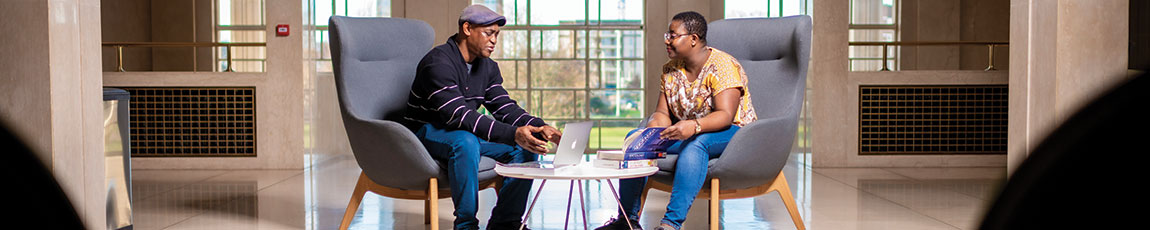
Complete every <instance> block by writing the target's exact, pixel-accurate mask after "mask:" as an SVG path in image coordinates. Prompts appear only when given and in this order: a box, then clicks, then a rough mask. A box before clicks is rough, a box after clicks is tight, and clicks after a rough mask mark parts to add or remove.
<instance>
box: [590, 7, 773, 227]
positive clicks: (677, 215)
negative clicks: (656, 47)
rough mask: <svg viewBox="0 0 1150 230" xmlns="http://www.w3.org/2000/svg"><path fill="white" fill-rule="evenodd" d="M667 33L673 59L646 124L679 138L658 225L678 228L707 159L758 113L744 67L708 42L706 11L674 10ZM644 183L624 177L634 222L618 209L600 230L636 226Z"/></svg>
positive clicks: (623, 187) (626, 199) (622, 188)
mask: <svg viewBox="0 0 1150 230" xmlns="http://www.w3.org/2000/svg"><path fill="white" fill-rule="evenodd" d="M663 38H664V44H665V45H667V56H669V57H670V58H671V60H670V61H668V62H667V64H664V65H663V75H662V78H661V79H662V94H661V95H660V96H659V105H658V107H656V109H655V113H654V114H653V115H652V117H651V121H650V122H648V124H647V127H667V129H666V130H664V131H663V133H662V136H663V137H664V138H669V139H676V140H681V141H679V142H678V143H677V144H675V145H672V146H671V148H670V149H668V151H667V152H668V153H669V154H678V155H679V156H678V159H677V160H676V165H675V181H674V183H673V184H672V189H671V198H670V202H669V203H668V204H667V212H666V214H665V215H664V216H663V219H662V221H661V223H660V224H659V227H658V228H656V229H668V230H678V229H679V228H681V227H682V226H683V221H684V220H685V219H686V217H687V210H689V209H690V208H691V203H692V202H693V201H694V200H695V196H696V195H698V193H699V189H701V188H702V187H703V182H704V181H705V180H706V177H707V161H708V160H709V159H712V158H717V157H719V155H721V154H722V153H723V152H722V151H723V149H724V148H726V147H727V143H729V142H730V140H731V137H732V136H734V135H735V132H737V131H738V130H739V127H742V126H743V125H746V124H750V123H751V122H754V121H755V119H757V118H756V116H755V109H754V107H753V106H751V97H750V92H748V91H747V87H746V85H747V76H746V73H744V72H743V67H742V66H741V65H739V62H738V61H737V60H736V59H735V58H734V57H732V56H731V55H730V54H727V53H724V52H723V51H720V50H718V49H715V48H712V47H708V46H707V20H706V19H704V18H703V15H700V14H699V13H697V12H693V11H688V12H683V13H679V14H676V15H675V17H674V18H672V20H671V24H670V25H669V26H668V28H667V33H666V34H664V35H663ZM633 132H634V131H632V133H633ZM628 135H630V134H628ZM646 182H647V178H636V179H625V180H621V181H620V188H619V192H620V193H621V194H620V200H621V202H622V205H623V209H624V210H625V212H626V213H625V214H626V217H628V218H629V219H630V221H621V220H623V219H625V218H623V216H624V215H623V214H624V213H622V212H623V211H620V212H621V213H620V215H619V217H617V218H613V219H611V220H610V221H609V222H608V223H607V224H606V225H604V226H602V227H599V228H597V229H628V227H627V224H628V222H630V223H631V225H632V226H635V227H638V220H639V217H638V216H637V215H636V214H637V213H638V212H639V209H640V208H641V207H639V203H640V202H642V201H641V200H639V199H640V195H641V193H642V192H643V191H642V190H643V187H644V186H645V184H646Z"/></svg>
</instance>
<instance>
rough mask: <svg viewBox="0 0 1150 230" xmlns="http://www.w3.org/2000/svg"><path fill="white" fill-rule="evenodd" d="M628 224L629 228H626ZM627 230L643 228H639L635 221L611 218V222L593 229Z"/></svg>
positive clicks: (641, 228)
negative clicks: (629, 224)
mask: <svg viewBox="0 0 1150 230" xmlns="http://www.w3.org/2000/svg"><path fill="white" fill-rule="evenodd" d="M628 222H630V223H631V227H630V228H628V227H627V223H628ZM628 229H635V230H643V227H642V226H639V221H636V220H631V221H623V219H620V218H611V220H608V221H607V223H606V224H603V226H600V227H598V228H595V230H628Z"/></svg>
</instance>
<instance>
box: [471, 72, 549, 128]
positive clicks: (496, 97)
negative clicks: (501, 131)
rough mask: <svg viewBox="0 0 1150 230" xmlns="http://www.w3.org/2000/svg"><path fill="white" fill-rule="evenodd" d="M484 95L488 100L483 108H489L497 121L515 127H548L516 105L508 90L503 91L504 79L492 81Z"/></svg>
mask: <svg viewBox="0 0 1150 230" xmlns="http://www.w3.org/2000/svg"><path fill="white" fill-rule="evenodd" d="M484 95H486V96H485V98H486V99H485V100H484V101H483V106H484V107H487V110H488V111H491V115H492V116H494V117H495V119H499V120H500V121H502V122H503V123H507V124H510V125H512V126H515V127H519V126H524V125H531V126H544V125H547V123H546V122H544V121H543V119H540V118H538V117H534V116H531V115H530V114H528V113H527V110H524V109H523V108H521V107H519V104H518V103H516V102H515V100H514V99H511V96H510V94H508V93H507V90H506V89H503V77H497V78H494V79H492V80H491V84H490V85H488V86H487V89H486V92H485V93H484Z"/></svg>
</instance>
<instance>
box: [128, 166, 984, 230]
mask: <svg viewBox="0 0 1150 230" xmlns="http://www.w3.org/2000/svg"><path fill="white" fill-rule="evenodd" d="M806 159H809V157H806V156H805V155H794V156H792V157H791V162H788V164H787V166H786V168H785V169H784V172H785V173H786V176H787V178H788V180H789V182H790V186H791V189H793V191H792V192H793V193H794V196H795V199H796V200H797V202H798V205H799V208H800V214H801V215H802V217H803V220H804V221H805V223H806V225H807V227H808V228H810V229H974V228H975V227H977V224H978V222H979V221H980V219H981V213H983V212H984V209H985V207H987V204H988V203H989V202H990V200H991V199H993V196H994V191H995V189H996V188H997V187H998V186H999V184H1000V183H1001V182H1002V180H1003V178H1004V177H1005V175H1006V169H1005V168H1004V167H1003V168H811V167H810V166H809V164H808V163H807V162H806ZM359 171H360V170H359V167H358V166H357V165H356V163H355V160H354V159H353V158H352V157H351V156H350V155H348V156H342V157H338V158H335V159H332V160H328V161H326V162H323V163H319V164H316V166H314V167H311V168H308V169H304V170H136V171H135V172H133V178H132V181H133V192H134V196H135V197H134V201H135V204H134V205H133V206H134V208H135V210H134V211H135V218H134V220H135V221H136V225H135V227H136V229H143V230H147V229H213V230H215V229H336V228H337V227H338V225H339V221H340V218H341V217H342V215H343V210H344V208H345V207H346V206H347V202H348V198H349V197H350V196H351V190H352V188H353V187H354V186H355V179H356V178H357V176H358V175H359ZM538 184H539V183H535V186H538ZM569 185H570V184H569V183H568V182H564V181H549V182H548V183H547V185H546V186H545V188H544V194H543V196H540V197H541V201H539V203H538V204H536V208H535V212H533V213H532V217H531V218H530V220H529V222H528V226H529V227H531V228H534V229H562V228H563V226H564V221H565V219H567V218H565V217H567V216H565V215H564V214H565V212H566V211H565V209H564V207H566V205H567V197H566V196H565V194H566V193H567V192H568V186H569ZM584 192H585V195H586V196H587V197H588V198H587V206H588V208H589V210H588V217H589V218H588V219H589V221H588V222H590V223H584V221H583V220H582V219H583V218H582V216H579V215H576V213H578V209H574V210H572V215H571V216H569V217H570V221H571V222H570V223H569V225H570V228H571V229H581V228H582V227H580V226H581V225H584V224H586V225H587V226H589V227H591V228H594V227H596V226H598V225H600V224H602V222H604V221H605V220H607V219H608V218H610V217H611V216H613V215H614V214H615V210H616V207H617V206H616V203H615V201H614V200H613V199H611V198H610V196H611V192H610V191H609V190H608V187H607V186H606V185H605V184H600V183H596V182H589V183H586V184H584ZM668 196H669V194H668V193H663V192H659V191H652V192H651V194H650V196H649V197H648V200H647V206H646V207H645V209H644V215H643V217H642V219H643V221H642V222H643V225H644V226H645V227H648V228H653V227H655V226H657V224H658V222H659V219H660V218H661V217H662V215H663V212H664V211H663V208H664V207H665V205H666V203H667V197H668ZM494 199H495V194H494V192H493V190H490V189H489V190H484V191H482V192H480V210H481V211H480V213H479V219H480V220H481V222H482V223H481V225H486V219H487V217H488V216H489V215H490V211H491V207H492V205H493V203H494V201H495V200H494ZM573 202H575V204H576V205H575V206H574V207H576V208H577V207H578V205H577V204H578V200H577V198H576V200H574V201H573ZM707 205H708V203H707V201H706V200H696V201H695V204H694V205H693V206H694V208H692V209H691V212H690V213H689V214H688V219H687V222H686V224H685V229H706V228H707V221H708V220H707ZM720 205H721V208H722V214H721V221H722V226H723V227H724V228H725V229H794V228H795V225H794V224H793V223H792V222H791V219H790V217H789V215H788V213H787V211H786V208H784V206H783V203H782V201H781V200H780V198H779V195H778V194H777V193H770V194H766V195H762V196H759V197H754V198H747V199H737V200H724V201H722V202H721V204H720ZM438 211H439V216H440V219H439V222H440V227H441V228H444V229H448V228H450V227H451V221H452V210H451V199H442V200H440V209H439V210H438ZM425 228H427V225H424V224H423V202H422V201H419V200H397V199H391V198H385V197H381V196H378V195H374V194H371V195H368V196H366V197H365V198H364V201H363V203H362V205H361V206H360V210H359V212H358V213H357V214H356V218H355V220H354V221H353V223H352V229H425Z"/></svg>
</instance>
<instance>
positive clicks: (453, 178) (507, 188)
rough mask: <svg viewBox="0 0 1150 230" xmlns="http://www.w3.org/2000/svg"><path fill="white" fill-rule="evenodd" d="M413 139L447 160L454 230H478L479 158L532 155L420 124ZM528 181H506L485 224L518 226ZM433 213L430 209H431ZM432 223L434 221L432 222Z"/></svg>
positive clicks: (521, 158)
mask: <svg viewBox="0 0 1150 230" xmlns="http://www.w3.org/2000/svg"><path fill="white" fill-rule="evenodd" d="M415 136H416V137H419V140H420V141H421V142H423V146H425V147H427V151H428V152H430V153H431V157H432V158H435V159H436V160H440V161H447V177H448V181H449V182H450V183H451V201H452V202H454V203H455V229H478V228H479V219H476V218H475V213H476V212H477V211H478V210H477V209H478V206H479V199H478V196H479V178H478V177H479V169H478V168H479V158H480V156H485V157H490V158H492V159H495V160H496V161H499V162H503V163H522V162H530V161H535V160H536V159H537V157H536V154H534V153H531V152H528V151H525V150H523V149H522V148H520V147H519V146H511V145H506V144H500V143H493V142H488V141H485V140H482V139H479V138H478V137H476V136H475V135H474V134H471V133H470V132H467V131H464V130H443V129H438V128H435V127H434V126H432V125H430V124H424V125H423V127H420V128H419V131H417V132H415ZM531 182H532V180H524V179H514V178H506V179H504V180H503V188H502V189H501V190H499V200H498V201H496V203H495V208H494V209H493V210H492V211H491V219H490V220H489V221H488V223H487V224H488V225H493V224H504V223H519V222H520V221H521V218H522V215H523V211H524V210H526V209H527V207H526V206H527V194H528V193H530V191H531ZM432 211H434V210H432ZM432 221H435V220H432Z"/></svg>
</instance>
